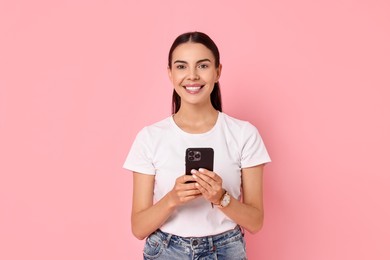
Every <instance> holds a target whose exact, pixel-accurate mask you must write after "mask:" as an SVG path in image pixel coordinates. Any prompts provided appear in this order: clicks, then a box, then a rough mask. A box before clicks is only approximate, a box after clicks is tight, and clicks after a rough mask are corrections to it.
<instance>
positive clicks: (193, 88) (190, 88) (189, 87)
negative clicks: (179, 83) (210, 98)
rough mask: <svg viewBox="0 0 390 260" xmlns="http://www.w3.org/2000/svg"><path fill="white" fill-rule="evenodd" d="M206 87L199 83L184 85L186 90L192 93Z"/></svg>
mask: <svg viewBox="0 0 390 260" xmlns="http://www.w3.org/2000/svg"><path fill="white" fill-rule="evenodd" d="M203 87H204V85H199V84H196V85H186V86H184V88H185V89H186V91H187V92H188V93H190V94H196V93H198V92H199V91H200V90H201V89H202V88H203Z"/></svg>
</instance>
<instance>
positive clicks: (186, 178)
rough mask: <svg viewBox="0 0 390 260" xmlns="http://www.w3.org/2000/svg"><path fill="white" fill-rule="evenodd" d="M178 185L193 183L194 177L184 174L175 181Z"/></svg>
mask: <svg viewBox="0 0 390 260" xmlns="http://www.w3.org/2000/svg"><path fill="white" fill-rule="evenodd" d="M176 180H177V182H178V183H181V184H184V183H186V182H194V181H195V180H194V177H192V175H188V174H184V175H182V176H180V177H179V178H177V179H176Z"/></svg>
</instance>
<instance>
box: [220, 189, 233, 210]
mask: <svg viewBox="0 0 390 260" xmlns="http://www.w3.org/2000/svg"><path fill="white" fill-rule="evenodd" d="M229 204H230V194H229V193H228V192H227V191H226V190H225V194H223V196H222V198H221V201H220V202H219V205H217V207H218V208H225V207H227V206H228V205H229Z"/></svg>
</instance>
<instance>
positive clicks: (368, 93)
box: [0, 0, 390, 260]
mask: <svg viewBox="0 0 390 260" xmlns="http://www.w3.org/2000/svg"><path fill="white" fill-rule="evenodd" d="M389 14H390V4H389V1H386V0H360V1H358V0H355V1H352V0H349V1H348V0H337V1H336V0H330V1H329V0H327V1H325V0H320V1H308V0H297V1H288V0H276V1H238V2H237V1H230V2H228V1H209V0H208V1H206V0H199V1H173V0H168V1H150V0H149V1H126V0H111V1H103V0H99V1H92V0H89V1H88V0H69V1H65V0H62V1H58V0H57V1H49V0H46V1H44V0H37V1H26V0H24V1H23V0H13V1H6V0H3V1H1V2H0V37H1V38H0V45H1V47H0V162H1V163H0V173H1V175H0V177H1V179H0V211H1V212H0V240H1V241H0V259H5V260H11V259H40V260H49V259H50V260H51V259H56V260H62V259H64V260H65V259H66V260H68V259H94V260H99V259H119V260H122V259H123V260H125V259H140V258H141V250H142V246H143V241H138V240H136V239H135V238H134V237H133V236H132V235H131V231H130V208H131V187H132V177H131V174H130V173H129V172H127V171H126V170H123V169H122V168H121V167H122V164H123V162H124V159H125V157H126V155H127V152H128V150H129V148H130V145H131V143H132V141H133V138H134V137H135V134H136V133H137V132H138V131H139V130H140V129H141V128H142V127H143V126H145V125H146V124H150V123H153V122H155V121H157V120H160V119H162V118H165V117H166V116H168V115H169V113H170V97H171V85H170V82H169V80H168V77H167V74H166V66H167V64H166V60H167V54H168V49H169V47H170V44H171V43H172V41H173V39H174V38H175V37H176V36H177V35H178V34H180V33H183V32H186V31H192V30H199V31H204V32H206V33H208V34H209V35H210V36H211V37H212V38H213V39H214V40H215V41H216V43H217V44H218V46H219V48H220V51H221V55H222V57H221V62H222V64H223V65H224V67H223V74H222V78H221V84H222V94H223V101H224V111H225V112H226V113H228V114H230V115H232V116H235V117H238V118H241V119H245V120H249V121H251V122H252V123H253V124H255V125H256V126H257V127H258V128H259V130H260V132H261V134H262V136H263V138H264V140H265V142H266V144H267V147H268V150H269V152H270V154H271V156H272V159H273V162H272V164H270V165H268V166H267V167H266V175H265V207H266V218H265V225H264V228H263V230H262V231H261V232H260V233H258V234H256V235H250V234H248V235H247V240H248V243H247V244H248V255H249V258H250V259H267V260H291V259H293V260H313V259H315V260H322V259H323V260H329V259H332V260H333V259H337V260H338V259H340V260H341V259H375V260H381V259H386V260H387V259H390V250H389V247H388V246H389V237H390V225H389V219H390V207H389V197H390V187H389V186H390V185H389V183H390V177H389V175H390V167H389V150H388V149H389V146H390V138H389V133H390V116H389V111H390V102H389V98H390V93H389V92H390V91H389V89H390V76H389V74H390V48H389V46H390V15H389ZM194 222H196V220H194Z"/></svg>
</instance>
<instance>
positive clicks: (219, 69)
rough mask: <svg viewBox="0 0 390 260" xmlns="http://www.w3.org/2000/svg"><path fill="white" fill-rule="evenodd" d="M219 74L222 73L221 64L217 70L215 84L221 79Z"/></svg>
mask: <svg viewBox="0 0 390 260" xmlns="http://www.w3.org/2000/svg"><path fill="white" fill-rule="evenodd" d="M221 73H222V64H219V66H218V68H217V80H216V81H215V82H218V81H219V78H220V77H221Z"/></svg>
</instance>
